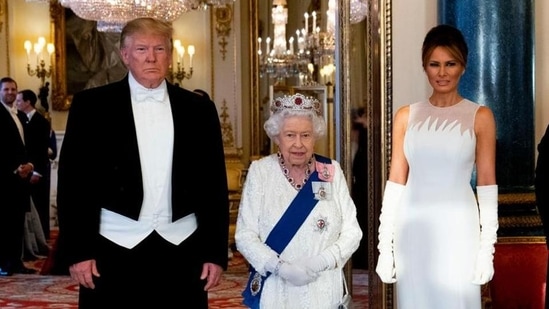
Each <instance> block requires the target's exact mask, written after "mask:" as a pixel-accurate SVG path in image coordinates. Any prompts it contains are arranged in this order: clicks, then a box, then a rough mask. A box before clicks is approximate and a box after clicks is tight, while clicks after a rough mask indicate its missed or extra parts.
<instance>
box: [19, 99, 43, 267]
mask: <svg viewBox="0 0 549 309" xmlns="http://www.w3.org/2000/svg"><path fill="white" fill-rule="evenodd" d="M37 101H38V98H37V96H36V94H35V93H34V91H32V90H30V89H24V90H21V91H19V92H18V93H17V96H16V99H15V103H16V105H17V109H18V110H20V111H22V112H24V113H25V115H27V122H26V131H25V137H26V148H27V150H28V151H29V153H32V154H33V164H34V171H33V172H32V175H31V176H30V179H29V182H30V190H31V207H30V211H29V212H27V215H26V217H27V220H26V221H25V250H24V254H23V257H24V259H26V260H34V259H37V258H38V257H40V256H47V255H48V251H49V247H48V243H47V242H46V235H49V233H50V228H49V225H50V159H49V156H48V148H49V141H50V131H51V125H50V122H49V121H48V120H47V119H46V118H45V117H44V116H43V115H42V114H40V113H39V112H38V111H37V109H36V102H37Z"/></svg>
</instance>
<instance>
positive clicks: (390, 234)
mask: <svg viewBox="0 0 549 309" xmlns="http://www.w3.org/2000/svg"><path fill="white" fill-rule="evenodd" d="M404 188H405V186H404V185H401V184H398V183H396V182H392V181H387V182H386V184H385V191H384V193H383V202H382V205H381V214H380V216H379V232H378V233H379V235H378V239H379V244H378V246H377V248H378V249H379V257H378V260H377V266H376V273H377V274H378V276H379V278H380V279H381V281H383V282H384V283H395V282H396V272H395V258H394V255H393V238H394V232H395V215H396V208H397V205H398V203H399V201H400V197H401V196H402V192H403V191H404Z"/></svg>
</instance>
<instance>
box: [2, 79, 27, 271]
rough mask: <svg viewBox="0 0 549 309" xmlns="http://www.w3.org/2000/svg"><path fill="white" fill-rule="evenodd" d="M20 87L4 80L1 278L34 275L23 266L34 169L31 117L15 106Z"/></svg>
mask: <svg viewBox="0 0 549 309" xmlns="http://www.w3.org/2000/svg"><path fill="white" fill-rule="evenodd" d="M16 95H17V83H16V82H15V80H13V79H12V78H10V77H4V78H2V79H0V101H1V103H2V104H1V106H0V132H2V133H1V134H0V144H2V151H0V183H1V184H2V190H1V191H0V218H1V220H2V221H1V223H0V276H11V275H13V273H33V272H34V271H33V270H31V269H28V268H26V267H25V266H24V265H23V261H22V255H23V252H22V250H23V230H24V224H25V213H26V212H27V211H29V210H30V188H29V177H30V176H31V175H32V172H33V170H34V165H33V163H31V161H30V157H29V154H28V152H27V149H26V148H25V123H26V121H27V116H26V115H25V113H23V112H21V111H18V110H17V107H16V106H15V104H14V102H15V98H16Z"/></svg>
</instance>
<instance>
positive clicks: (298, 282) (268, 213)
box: [235, 94, 362, 309]
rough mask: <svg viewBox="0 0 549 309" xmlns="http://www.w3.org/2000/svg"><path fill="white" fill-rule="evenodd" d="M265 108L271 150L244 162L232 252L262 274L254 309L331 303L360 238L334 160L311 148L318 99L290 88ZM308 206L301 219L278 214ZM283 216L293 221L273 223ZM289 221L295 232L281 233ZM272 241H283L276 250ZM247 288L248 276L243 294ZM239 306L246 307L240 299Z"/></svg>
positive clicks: (318, 133) (321, 126) (322, 129)
mask: <svg viewBox="0 0 549 309" xmlns="http://www.w3.org/2000/svg"><path fill="white" fill-rule="evenodd" d="M271 111H272V114H271V116H270V118H269V119H268V120H267V121H266V122H265V124H264V128H265V131H266V132H267V135H268V136H269V137H270V139H271V140H272V141H273V142H274V143H275V144H276V145H277V146H278V149H279V151H278V152H277V153H274V154H271V155H269V156H267V157H264V158H262V159H259V160H257V161H253V162H252V163H251V165H250V168H249V170H248V173H247V176H246V181H245V184H244V187H243V192H242V199H241V203H240V207H239V212H238V219H237V224H236V232H235V240H236V247H237V249H238V251H239V252H240V253H242V255H243V256H244V257H245V258H246V260H247V261H248V262H249V263H250V264H251V265H252V266H253V268H254V269H255V270H256V271H257V273H258V274H260V275H261V276H268V277H267V278H266V279H264V280H262V281H263V282H262V284H261V287H262V292H261V296H260V298H259V299H258V298H257V296H256V297H254V298H253V300H252V298H250V301H251V302H255V305H253V306H252V307H253V308H257V305H259V307H260V308H261V309H270V308H273V309H274V308H275V309H285V308H300V309H307V308H315V309H316V308H336V307H337V304H338V303H339V302H340V301H341V298H342V296H343V281H342V279H343V275H342V268H343V266H344V265H345V263H346V262H347V260H348V259H349V258H350V257H351V255H352V254H353V252H354V251H355V250H356V249H357V248H358V245H359V241H360V238H361V237H362V231H361V230H360V227H359V225H358V222H357V219H356V209H355V204H354V203H353V200H352V199H351V196H350V194H349V189H348V187H347V183H346V180H345V176H344V175H343V171H342V170H341V167H340V165H339V163H338V162H337V161H335V160H331V159H328V158H324V157H321V156H319V155H316V154H314V146H315V142H316V141H317V140H318V139H320V138H322V137H324V135H325V133H326V123H325V122H324V118H322V116H321V114H320V103H319V102H318V101H317V100H316V99H313V98H308V97H305V96H303V95H301V94H295V95H293V96H285V97H282V98H277V99H275V100H274V101H273V102H272V104H271ZM293 202H294V203H295V204H293V205H291V204H292V203H293ZM290 205H291V206H290ZM311 206H313V208H312V210H310V211H307V212H306V213H304V214H302V216H301V217H299V216H297V215H296V214H295V213H294V212H292V214H290V215H288V214H285V212H287V211H289V209H305V208H306V207H311ZM294 207H295V208H294ZM298 218H301V220H298ZM285 220H295V221H298V224H293V223H291V224H286V223H284V224H281V225H278V224H280V223H279V222H286V221H285ZM291 227H294V228H295V229H298V230H297V231H294V232H292V233H289V232H288V231H291V229H290V228H291ZM273 230H274V231H273ZM281 230H282V232H281ZM286 233H288V234H289V235H290V236H291V238H290V239H291V240H290V241H289V243H288V242H284V240H285V239H287V238H286V237H285V236H287V234H286ZM271 239H272V241H271ZM280 242H282V243H287V246H284V248H283V250H279V249H278V247H279V244H280ZM279 251H281V252H279ZM251 278H252V279H253V278H254V275H252V276H251ZM250 289H251V290H254V289H255V288H254V280H251V281H250V282H249V284H248V286H246V290H245V293H244V294H246V292H247V291H250ZM252 293H253V291H252ZM256 295H257V294H256ZM258 302H259V303H258ZM245 304H246V305H248V306H250V302H248V300H247V299H246V297H245Z"/></svg>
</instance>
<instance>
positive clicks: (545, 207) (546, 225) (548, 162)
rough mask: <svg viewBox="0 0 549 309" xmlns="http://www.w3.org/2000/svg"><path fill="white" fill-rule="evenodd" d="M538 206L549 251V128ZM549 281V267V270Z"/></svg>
mask: <svg viewBox="0 0 549 309" xmlns="http://www.w3.org/2000/svg"><path fill="white" fill-rule="evenodd" d="M534 184H535V191H536V204H537V207H538V211H539V214H540V217H541V222H542V223H543V230H544V232H545V240H546V243H547V248H548V249H549V126H547V129H546V130H545V134H544V135H543V137H542V138H541V141H540V142H539V144H538V160H537V163H536V175H535V181H534ZM547 279H549V267H548V268H547ZM548 294H549V293H547V291H546V292H545V308H548V307H549V295H548Z"/></svg>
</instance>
